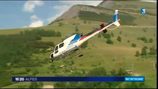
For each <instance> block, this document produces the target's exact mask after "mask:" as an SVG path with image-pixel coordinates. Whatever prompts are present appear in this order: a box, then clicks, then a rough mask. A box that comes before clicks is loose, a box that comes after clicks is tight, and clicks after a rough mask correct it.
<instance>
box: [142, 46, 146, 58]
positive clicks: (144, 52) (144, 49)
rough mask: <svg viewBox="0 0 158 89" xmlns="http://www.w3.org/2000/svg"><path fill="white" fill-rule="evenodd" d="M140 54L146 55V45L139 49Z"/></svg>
mask: <svg viewBox="0 0 158 89" xmlns="http://www.w3.org/2000/svg"><path fill="white" fill-rule="evenodd" d="M141 55H142V56H146V55H147V47H146V46H144V47H143V48H142V50H141Z"/></svg>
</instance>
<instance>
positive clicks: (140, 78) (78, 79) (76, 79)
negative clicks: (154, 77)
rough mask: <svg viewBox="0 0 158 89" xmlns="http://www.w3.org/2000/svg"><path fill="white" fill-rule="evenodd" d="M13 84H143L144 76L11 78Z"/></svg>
mask: <svg viewBox="0 0 158 89" xmlns="http://www.w3.org/2000/svg"><path fill="white" fill-rule="evenodd" d="M12 81H13V82H144V81H145V77H144V76H126V77H107V76H106V77H65V76H64V77H63V76H62V77H59V76H58V77H23V76H18V77H12Z"/></svg>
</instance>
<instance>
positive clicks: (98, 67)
mask: <svg viewBox="0 0 158 89" xmlns="http://www.w3.org/2000/svg"><path fill="white" fill-rule="evenodd" d="M98 8H99V9H104V8H103V7H98ZM150 9H151V10H150V14H149V15H145V16H142V15H140V14H135V13H137V12H136V11H134V9H131V11H133V13H127V12H128V10H129V9H127V10H126V9H123V8H122V11H121V10H120V19H122V20H120V23H121V26H120V27H119V28H116V29H113V28H111V30H110V29H109V30H110V31H108V32H107V33H100V34H98V35H97V36H95V37H93V38H92V39H90V40H88V42H87V44H84V47H81V48H80V49H79V51H76V52H74V53H72V54H71V55H68V56H66V57H65V58H63V59H59V60H56V61H54V62H51V61H50V58H49V56H50V54H51V52H52V49H53V47H54V46H55V45H56V44H58V43H59V42H61V41H62V40H63V39H65V38H67V37H69V36H71V35H72V34H74V33H83V34H86V33H88V32H90V31H92V30H93V29H95V28H99V24H101V23H102V22H103V21H100V20H103V19H104V17H105V18H106V16H107V17H108V18H109V17H110V16H111V15H112V14H113V13H112V12H113V11H111V10H109V9H105V11H106V13H108V14H106V13H101V14H97V13H94V12H93V13H92V12H89V11H81V12H80V14H79V16H78V17H76V18H72V19H68V20H60V21H57V22H54V23H52V24H49V25H47V26H44V27H38V28H21V29H8V30H5V29H4V30H0V61H1V62H0V87H2V88H13V87H14V88H41V87H42V86H43V85H53V86H54V87H58V88H61V87H96V88H105V87H106V88H146V87H148V88H156V56H157V55H156V50H157V48H156V43H157V42H156V35H157V34H156V23H155V21H156V16H155V15H154V11H153V8H152V7H150ZM96 16H98V17H97V18H95V17H96ZM109 21H110V19H106V21H105V22H109ZM76 27H77V28H78V30H76ZM80 54H83V56H81V57H79V56H78V55H80ZM129 71H131V72H130V73H129ZM127 75H132V76H139V75H140V76H145V82H143V83H137V82H136V83H130V82H114V83H111V82H108V83H101V82H96V83H94V82H91V83H86V82H76V83H75V82H65V83H59V82H37V83H30V82H27V83H26V82H21V83H17V82H12V81H11V77H12V76H127Z"/></svg>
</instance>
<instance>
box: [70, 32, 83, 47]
mask: <svg viewBox="0 0 158 89" xmlns="http://www.w3.org/2000/svg"><path fill="white" fill-rule="evenodd" d="M80 38H81V36H80V35H79V34H76V35H75V37H74V38H73V39H72V40H71V42H70V44H69V45H71V44H73V43H75V42H77V41H78V40H79V39H80Z"/></svg>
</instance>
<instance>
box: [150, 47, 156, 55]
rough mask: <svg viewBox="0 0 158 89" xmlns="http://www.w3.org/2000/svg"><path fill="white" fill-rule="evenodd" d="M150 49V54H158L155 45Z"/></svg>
mask: <svg viewBox="0 0 158 89" xmlns="http://www.w3.org/2000/svg"><path fill="white" fill-rule="evenodd" d="M149 50H150V51H149V54H150V55H155V54H156V49H155V47H154V46H153V47H151V48H150V49H149Z"/></svg>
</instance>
